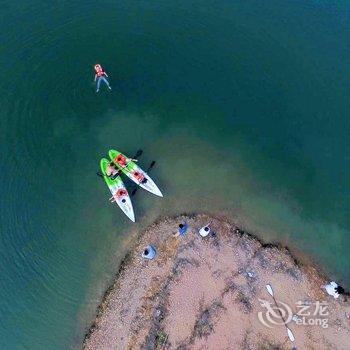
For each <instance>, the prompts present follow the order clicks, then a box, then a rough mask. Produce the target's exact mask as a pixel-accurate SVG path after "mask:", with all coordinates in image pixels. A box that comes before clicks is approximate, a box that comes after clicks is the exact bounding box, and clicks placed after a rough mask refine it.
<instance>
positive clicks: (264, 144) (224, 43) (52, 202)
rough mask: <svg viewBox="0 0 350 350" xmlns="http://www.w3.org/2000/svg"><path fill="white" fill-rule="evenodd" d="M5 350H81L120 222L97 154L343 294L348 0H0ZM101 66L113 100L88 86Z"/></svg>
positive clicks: (153, 212)
mask: <svg viewBox="0 0 350 350" xmlns="http://www.w3.org/2000/svg"><path fill="white" fill-rule="evenodd" d="M0 19H1V21H0V29H1V30H0V39H1V40H0V52H1V55H0V62H1V67H2V79H1V82H0V92H1V94H0V101H1V109H0V121H1V124H0V140H1V141H0V151H1V172H0V179H1V188H0V195H1V211H0V218H1V223H0V230H1V232H0V233H1V242H0V243H1V244H0V266H1V271H0V273H1V279H0V282H1V285H0V287H1V288H0V315H1V317H0V348H1V349H7V350H12V349H35V350H37V349H38V350H41V349H45V350H50V349H73V348H79V344H81V340H82V337H83V335H84V332H85V330H86V328H87V327H88V326H89V324H90V322H91V320H92V319H93V316H94V312H95V309H96V306H97V305H98V303H99V300H100V298H101V295H102V294H103V292H104V290H105V288H106V286H107V285H108V283H109V282H110V281H111V278H112V276H113V273H114V272H115V271H116V269H117V264H118V262H119V261H120V259H121V258H122V256H123V251H124V249H125V241H126V237H127V236H128V234H129V232H130V231H129V230H130V227H131V224H130V222H129V221H128V219H127V218H126V217H125V216H124V215H123V214H122V212H121V211H120V210H119V209H118V208H117V206H115V205H111V204H109V202H108V198H109V192H108V189H107V188H106V186H105V184H104V183H103V181H101V179H99V178H98V177H97V176H96V175H95V173H96V171H97V170H98V166H99V159H100V158H101V157H102V156H104V155H105V154H106V153H107V151H108V149H109V148H117V149H119V150H121V151H123V152H124V153H126V154H128V155H132V154H133V153H135V151H136V150H137V149H139V148H142V149H143V150H144V154H143V155H142V157H141V158H140V165H141V166H143V167H144V168H147V166H148V164H149V163H150V162H151V161H152V160H156V161H157V165H156V167H155V168H154V169H153V170H152V173H151V176H152V177H153V178H154V179H155V181H156V182H157V184H158V185H159V187H160V188H161V189H162V191H163V193H164V194H165V197H164V198H163V199H159V198H157V197H155V196H152V195H150V194H148V193H146V192H144V191H141V190H140V191H138V193H137V196H135V200H134V209H135V214H136V218H137V220H138V222H137V224H135V225H133V226H132V227H133V228H135V229H142V228H143V227H145V226H146V225H147V224H148V223H150V222H152V220H154V219H155V218H157V217H158V216H159V215H166V214H170V215H172V214H179V213H183V212H203V211H204V212H209V213H213V214H224V215H228V216H229V217H231V218H232V219H234V220H236V221H237V222H239V223H240V224H242V225H243V226H244V227H245V228H246V229H247V230H249V231H250V232H252V233H255V234H257V235H259V237H261V238H263V239H265V240H267V241H277V242H281V243H283V244H286V245H288V246H289V247H290V248H291V249H292V250H293V251H295V252H296V253H297V254H301V255H306V256H308V257H310V258H311V260H312V261H314V262H316V263H317V264H318V265H319V266H320V267H322V269H323V270H324V271H326V272H327V273H328V275H329V276H330V278H334V279H336V280H337V281H339V282H341V283H342V284H343V285H344V286H346V287H350V259H349V253H348V249H349V245H350V235H349V228H350V215H349V211H350V186H349V184H350V181H349V179H350V143H349V135H350V121H349V120H350V119H349V111H350V99H349V87H350V64H349V62H350V48H349V37H350V26H349V20H350V4H349V3H348V1H337V2H333V1H325V0H319V1H307V2H306V1H296V0H295V1H275V0H273V1H246V0H237V1H227V0H222V1H214V0H211V1H209V0H205V1H192V0H186V1H185V0H183V1H182V0H181V1H175V2H174V1H145V0H131V1H130V0H128V1H126V0H121V1H99V2H96V1H91V0H85V1H78V0H77V1H54V0H52V1H38V0H33V1H31V2H28V1H24V0H12V1H9V0H4V1H3V6H2V10H1V13H0ZM96 62H99V63H101V64H102V65H103V66H104V68H105V69H106V71H107V73H108V74H109V76H110V83H111V85H112V88H113V90H112V91H111V92H109V91H107V90H106V89H105V87H104V86H103V87H102V89H101V91H100V93H99V94H96V93H95V92H94V84H93V70H92V67H93V65H94V64H95V63H96Z"/></svg>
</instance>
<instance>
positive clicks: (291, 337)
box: [266, 284, 295, 342]
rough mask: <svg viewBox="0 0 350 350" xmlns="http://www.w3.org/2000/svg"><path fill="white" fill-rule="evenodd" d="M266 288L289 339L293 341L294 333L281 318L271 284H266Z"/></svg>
mask: <svg viewBox="0 0 350 350" xmlns="http://www.w3.org/2000/svg"><path fill="white" fill-rule="evenodd" d="M266 289H267V291H268V293H269V294H270V295H271V296H272V299H273V301H274V302H275V305H276V306H277V310H278V312H279V314H280V316H281V318H282V320H283V322H284V326H285V327H286V330H287V334H288V338H289V340H290V341H291V342H294V341H295V337H294V334H293V332H292V331H291V330H290V329H289V328H288V327H287V325H286V321H285V319H284V318H283V315H282V312H281V310H280V309H279V308H278V305H277V301H276V299H275V294H274V292H273V289H272V287H271V285H270V284H267V285H266Z"/></svg>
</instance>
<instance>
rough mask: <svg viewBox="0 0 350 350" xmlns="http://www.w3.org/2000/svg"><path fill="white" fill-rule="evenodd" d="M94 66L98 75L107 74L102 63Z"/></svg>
mask: <svg viewBox="0 0 350 350" xmlns="http://www.w3.org/2000/svg"><path fill="white" fill-rule="evenodd" d="M94 68H95V72H96V74H97V76H98V77H102V75H104V74H105V72H104V71H103V69H102V67H101V65H100V64H95V66H94Z"/></svg>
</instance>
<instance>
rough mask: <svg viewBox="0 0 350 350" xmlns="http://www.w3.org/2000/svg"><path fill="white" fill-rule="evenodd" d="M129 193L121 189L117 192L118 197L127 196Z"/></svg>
mask: <svg viewBox="0 0 350 350" xmlns="http://www.w3.org/2000/svg"><path fill="white" fill-rule="evenodd" d="M127 195H128V192H127V191H126V190H125V189H124V188H119V189H118V191H117V197H124V196H127Z"/></svg>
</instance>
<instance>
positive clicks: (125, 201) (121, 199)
mask: <svg viewBox="0 0 350 350" xmlns="http://www.w3.org/2000/svg"><path fill="white" fill-rule="evenodd" d="M109 163H110V161H109V160H108V159H106V158H102V159H101V161H100V166H101V171H102V174H103V178H104V179H105V182H106V184H107V186H108V188H109V190H110V191H111V193H112V198H111V201H112V202H116V203H117V204H118V205H119V207H120V209H121V210H122V211H123V212H124V213H125V215H126V216H127V217H128V218H129V219H130V220H131V221H133V222H135V215H134V209H133V207H132V203H131V199H130V196H129V193H128V191H127V189H126V188H125V185H124V182H123V181H122V179H121V177H120V176H117V177H116V178H115V179H112V178H110V177H109V176H107V174H106V170H107V167H108V164H109Z"/></svg>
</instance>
